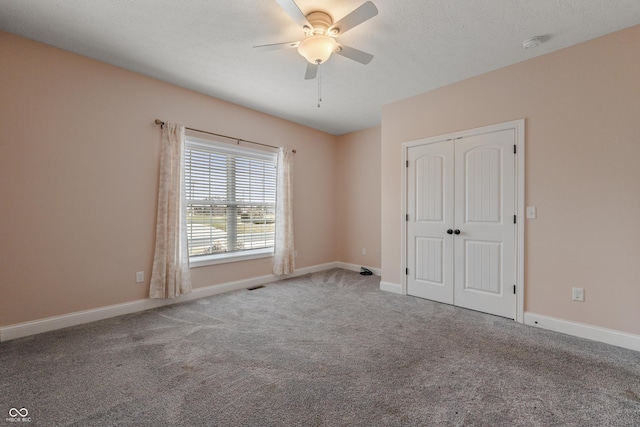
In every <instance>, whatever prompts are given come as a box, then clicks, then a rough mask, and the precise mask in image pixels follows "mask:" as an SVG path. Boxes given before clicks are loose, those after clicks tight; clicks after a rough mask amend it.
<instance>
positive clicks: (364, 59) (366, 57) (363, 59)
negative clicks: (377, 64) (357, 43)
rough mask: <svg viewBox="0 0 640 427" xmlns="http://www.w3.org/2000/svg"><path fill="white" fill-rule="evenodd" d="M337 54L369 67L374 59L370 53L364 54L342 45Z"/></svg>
mask: <svg viewBox="0 0 640 427" xmlns="http://www.w3.org/2000/svg"><path fill="white" fill-rule="evenodd" d="M336 53H337V54H338V55H342V56H344V57H345V58H349V59H353V60H354V61H356V62H359V63H361V64H364V65H367V64H368V63H369V62H371V60H372V59H373V55H371V54H370V53H367V52H363V51H361V50H358V49H354V48H352V47H349V46H345V45H343V44H341V45H340V49H338V50H337V51H336Z"/></svg>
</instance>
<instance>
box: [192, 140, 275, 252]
mask: <svg viewBox="0 0 640 427" xmlns="http://www.w3.org/2000/svg"><path fill="white" fill-rule="evenodd" d="M185 190H186V198H187V233H188V244H189V257H190V259H191V260H192V261H193V260H197V259H203V258H211V259H215V258H216V256H217V257H218V258H221V257H223V256H224V257H229V256H230V255H234V254H239V255H246V254H248V253H264V252H268V253H271V252H272V250H273V245H274V229H275V200H276V154H275V153H268V152H263V151H259V150H252V149H247V148H244V147H235V146H232V145H230V144H224V143H216V142H210V141H206V142H204V141H202V140H196V139H193V138H187V143H186V147H185Z"/></svg>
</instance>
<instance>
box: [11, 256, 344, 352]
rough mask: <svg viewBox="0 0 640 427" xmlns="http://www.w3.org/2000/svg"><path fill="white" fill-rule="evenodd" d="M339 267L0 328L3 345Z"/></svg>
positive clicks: (320, 267) (306, 269) (330, 265)
mask: <svg viewBox="0 0 640 427" xmlns="http://www.w3.org/2000/svg"><path fill="white" fill-rule="evenodd" d="M338 264H340V263H338V262H330V263H327V264H319V265H314V266H311V267H304V268H300V269H298V270H296V271H295V272H294V273H292V274H288V275H286V276H275V275H273V274H267V275H264V276H258V277H252V278H250V279H244V280H238V281H235V282H227V283H221V284H218V285H211V286H204V287H201V288H195V289H193V290H192V291H191V293H189V294H184V295H180V296H179V297H177V298H174V299H155V298H154V299H151V298H147V299H141V300H136V301H129V302H125V303H122V304H114V305H108V306H105V307H99V308H93V309H90V310H83V311H76V312H74V313H69V314H63V315H60V316H53V317H47V318H44V319H38V320H33V321H30V322H24V323H17V324H14V325H8V326H3V327H0V342H4V341H9V340H13V339H16V338H21V337H26V336H29V335H35V334H39V333H42V332H49V331H54V330H56V329H62V328H68V327H70V326H76V325H81V324H83V323H89V322H95V321H97V320H103V319H108V318H111V317H116V316H122V315H124V314H131V313H137V312H139V311H145V310H150V309H152V308H157V307H162V306H165V305H170V304H176V303H179V302H185V301H192V300H195V299H198V298H204V297H208V296H212V295H217V294H221V293H225V292H231V291H237V290H240V289H247V288H251V287H254V286H259V285H264V284H266V283H271V282H275V281H277V280H281V279H286V278H289V277H297V276H303V275H305V274H309V273H316V272H318V271H323V270H328V269H331V268H336V267H338Z"/></svg>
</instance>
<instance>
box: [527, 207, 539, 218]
mask: <svg viewBox="0 0 640 427" xmlns="http://www.w3.org/2000/svg"><path fill="white" fill-rule="evenodd" d="M536 215H537V212H536V207H535V206H527V219H536Z"/></svg>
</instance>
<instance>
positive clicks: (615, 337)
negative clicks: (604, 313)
mask: <svg viewBox="0 0 640 427" xmlns="http://www.w3.org/2000/svg"><path fill="white" fill-rule="evenodd" d="M524 323H525V324H526V325H530V326H536V327H538V328H542V329H548V330H550V331H555V332H560V333H563V334H567V335H573V336H576V337H580V338H586V339H589V340H593V341H599V342H603V343H605V344H611V345H615V346H618V347H622V348H627V349H629V350H635V351H640V335H634V334H629V333H627V332H621V331H616V330H613V329H607V328H601V327H599V326H593V325H587V324H585V323H578V322H571V321H568V320H562V319H558V318H555V317H551V316H544V315H542V314H535V313H529V312H526V313H524Z"/></svg>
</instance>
